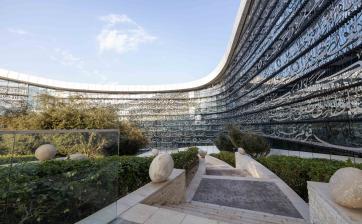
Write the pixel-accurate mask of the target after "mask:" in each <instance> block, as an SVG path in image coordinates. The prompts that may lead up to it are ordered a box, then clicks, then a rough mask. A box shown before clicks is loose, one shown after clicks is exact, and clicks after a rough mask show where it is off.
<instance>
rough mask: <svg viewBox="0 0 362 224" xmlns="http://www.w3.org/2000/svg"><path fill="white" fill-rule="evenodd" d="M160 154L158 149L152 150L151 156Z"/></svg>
mask: <svg viewBox="0 0 362 224" xmlns="http://www.w3.org/2000/svg"><path fill="white" fill-rule="evenodd" d="M158 153H159V150H158V149H152V150H151V154H152V155H153V156H157V155H158Z"/></svg>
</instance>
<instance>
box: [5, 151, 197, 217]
mask: <svg viewBox="0 0 362 224" xmlns="http://www.w3.org/2000/svg"><path fill="white" fill-rule="evenodd" d="M172 157H173V159H174V161H175V168H179V169H186V170H189V169H192V168H193V166H194V165H195V164H196V162H195V161H197V150H195V149H190V150H187V151H185V152H179V153H175V154H172ZM151 161H152V158H151V157H148V158H143V157H134V156H121V157H119V156H113V157H106V158H99V159H92V160H84V161H76V160H68V161H47V162H42V163H22V164H20V165H17V166H12V167H0V179H1V180H2V181H1V182H0V214H2V217H1V220H5V223H24V224H26V223H74V222H76V221H78V220H80V219H82V218H84V217H86V216H88V215H90V214H92V213H94V212H95V211H97V210H99V209H101V208H103V207H105V206H106V205H108V204H110V203H112V202H113V201H115V200H117V199H118V198H120V197H122V196H124V195H126V194H127V193H129V192H132V191H134V190H136V189H137V188H139V187H141V186H143V185H145V184H146V183H148V182H149V181H150V179H149V175H148V168H149V165H150V163H151Z"/></svg>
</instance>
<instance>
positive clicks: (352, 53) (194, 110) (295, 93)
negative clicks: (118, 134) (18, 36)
mask: <svg viewBox="0 0 362 224" xmlns="http://www.w3.org/2000/svg"><path fill="white" fill-rule="evenodd" d="M241 10H242V12H240V14H241V17H240V21H237V24H236V25H237V31H238V32H235V36H234V38H233V41H232V43H233V46H232V49H231V50H230V52H229V55H228V58H229V60H227V62H226V63H225V64H224V65H223V69H222V71H221V72H220V74H218V75H217V76H216V77H215V78H214V79H213V80H212V81H210V82H208V83H207V84H205V85H202V86H199V87H192V88H189V89H187V88H183V89H174V90H160V91H157V90H148V91H142V90H137V91H132V90H129V91H125V90H122V91H120V90H117V89H114V90H99V89H98V90H96V89H92V88H91V87H90V88H88V89H83V90H80V89H74V88H66V87H62V88H60V87H59V86H55V85H53V86H51V85H50V86H46V85H42V84H39V83H36V82H35V81H34V82H29V81H24V80H21V79H14V78H9V76H5V75H2V74H0V110H2V111H4V110H5V109H7V108H11V107H21V106H22V105H25V104H34V97H36V96H37V95H38V94H43V93H47V94H50V95H53V96H56V97H59V98H67V97H69V96H79V95H81V96H82V97H83V98H84V100H86V101H89V102H92V103H95V104H108V105H109V104H111V105H114V106H117V108H118V109H119V116H120V117H121V118H122V119H128V120H131V121H134V122H136V123H137V124H139V125H140V126H141V127H142V128H143V129H144V130H145V131H146V133H147V134H148V135H149V138H150V140H151V142H152V146H154V147H160V148H176V147H184V146H189V145H210V144H212V141H213V139H214V137H215V136H216V134H217V133H219V132H220V131H222V130H223V129H224V125H225V124H227V123H234V124H237V125H240V126H241V128H242V129H243V130H251V131H254V132H256V133H259V134H262V135H265V136H267V137H270V138H274V139H284V140H293V141H298V142H306V143H311V144H314V145H322V146H326V147H335V148H341V149H347V150H355V151H361V150H362V148H361V147H362V123H361V118H362V100H361V97H362V61H361V60H362V59H361V56H362V1H361V0H283V1H280V0H270V1H258V0H256V1H246V3H245V7H244V8H242V7H241ZM170 72H171V73H172V71H170Z"/></svg>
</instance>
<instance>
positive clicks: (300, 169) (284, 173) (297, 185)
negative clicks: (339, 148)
mask: <svg viewBox="0 0 362 224" xmlns="http://www.w3.org/2000/svg"><path fill="white" fill-rule="evenodd" d="M258 161H259V162H260V163H261V164H263V165H264V166H266V167H267V168H268V169H270V170H271V171H272V172H274V173H275V174H276V175H278V176H279V177H280V178H281V179H282V180H283V181H284V182H285V183H287V184H288V185H289V186H290V187H291V188H292V189H293V190H294V191H295V192H297V193H298V195H299V196H300V197H302V198H303V199H304V200H305V201H308V190H307V181H317V182H329V179H330V177H331V176H332V175H333V174H334V173H335V172H336V171H337V170H338V169H340V168H343V167H357V168H359V169H362V164H353V163H352V162H351V161H347V162H344V161H336V160H327V159H305V158H298V157H290V156H270V157H263V158H259V159H258Z"/></svg>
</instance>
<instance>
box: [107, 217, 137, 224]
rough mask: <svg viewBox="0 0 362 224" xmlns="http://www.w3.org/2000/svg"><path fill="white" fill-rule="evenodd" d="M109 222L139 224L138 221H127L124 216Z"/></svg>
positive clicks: (113, 223)
mask: <svg viewBox="0 0 362 224" xmlns="http://www.w3.org/2000/svg"><path fill="white" fill-rule="evenodd" d="M109 224H138V223H136V222H131V221H127V220H124V219H122V218H117V219H115V220H113V221H112V222H110V223H109Z"/></svg>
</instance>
